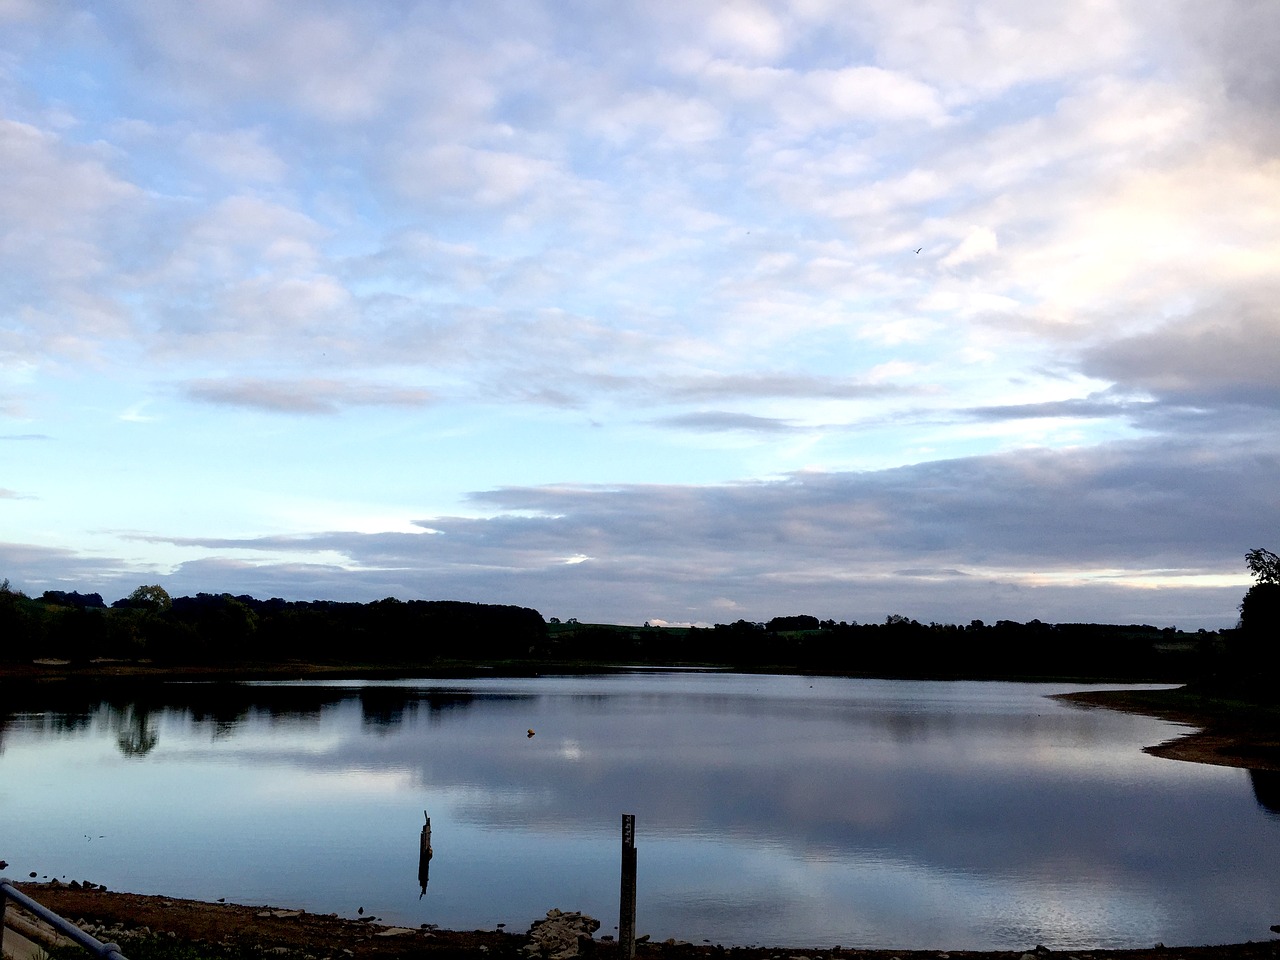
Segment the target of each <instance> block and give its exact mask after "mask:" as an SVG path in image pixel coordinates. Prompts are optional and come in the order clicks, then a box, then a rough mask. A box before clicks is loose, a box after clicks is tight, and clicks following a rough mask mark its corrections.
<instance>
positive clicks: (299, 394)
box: [182, 378, 432, 415]
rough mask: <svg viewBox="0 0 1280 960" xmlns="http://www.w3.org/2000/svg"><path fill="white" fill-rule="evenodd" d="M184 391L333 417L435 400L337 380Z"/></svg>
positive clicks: (202, 384)
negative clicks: (353, 410) (358, 409)
mask: <svg viewBox="0 0 1280 960" xmlns="http://www.w3.org/2000/svg"><path fill="white" fill-rule="evenodd" d="M182 389H183V392H184V393H185V394H186V396H188V397H189V398H191V399H193V400H196V401H199V402H201V403H209V404H214V405H218V406H230V407H244V408H246V409H251V410H261V411H264V412H266V413H289V414H307V415H317V414H321V415H333V414H337V413H339V412H341V411H342V410H343V409H344V408H346V407H368V406H374V407H421V406H425V405H426V404H428V403H430V402H431V399H432V398H431V394H430V393H428V392H427V391H425V390H417V389H409V388H402V387H388V386H383V385H379V384H371V383H353V382H344V381H337V380H295V381H284V380H261V379H243V378H237V379H222V380H212V379H209V380H195V381H191V382H189V383H186V384H184V385H183V387H182Z"/></svg>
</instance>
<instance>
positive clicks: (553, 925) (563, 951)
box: [524, 907, 600, 960]
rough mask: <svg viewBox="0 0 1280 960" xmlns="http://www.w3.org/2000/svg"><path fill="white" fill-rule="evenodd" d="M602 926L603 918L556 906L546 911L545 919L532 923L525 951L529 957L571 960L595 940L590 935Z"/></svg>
mask: <svg viewBox="0 0 1280 960" xmlns="http://www.w3.org/2000/svg"><path fill="white" fill-rule="evenodd" d="M599 929H600V921H599V920H596V919H595V918H593V917H588V916H587V915H586V914H583V913H579V912H577V911H576V910H575V911H569V912H566V911H564V910H557V909H555V908H554V907H553V908H552V909H550V910H548V911H547V916H546V919H545V920H535V921H534V922H533V925H532V926H530V927H529V942H528V943H527V944H526V945H525V948H524V952H525V955H526V956H528V957H530V958H532V957H546V958H548V960H569V958H571V957H576V956H578V955H579V953H581V951H582V948H583V947H584V946H586V945H587V944H589V943H591V942H592V941H591V935H592V934H593V933H595V932H596V931H597V930H599Z"/></svg>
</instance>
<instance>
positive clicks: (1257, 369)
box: [1083, 299, 1280, 410]
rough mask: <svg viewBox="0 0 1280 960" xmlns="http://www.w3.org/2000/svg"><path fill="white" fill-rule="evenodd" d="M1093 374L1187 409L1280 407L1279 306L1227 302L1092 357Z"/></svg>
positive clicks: (1109, 345) (1088, 362)
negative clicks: (1228, 405)
mask: <svg viewBox="0 0 1280 960" xmlns="http://www.w3.org/2000/svg"><path fill="white" fill-rule="evenodd" d="M1083 367H1084V369H1085V370H1086V371H1088V372H1090V373H1092V374H1094V375H1097V376H1104V377H1107V378H1110V379H1113V380H1115V381H1116V382H1118V383H1122V384H1124V385H1126V386H1127V387H1129V388H1130V389H1139V390H1145V391H1148V392H1149V393H1151V394H1153V395H1155V396H1157V397H1160V398H1162V399H1163V400H1165V401H1168V402H1174V403H1179V404H1184V405H1210V406H1212V405H1217V404H1224V403H1225V404H1245V405H1248V406H1254V407H1262V408H1267V409H1269V410H1275V409H1276V408H1280V379H1277V376H1276V371H1277V370H1280V307H1278V306H1277V302H1276V301H1275V300H1274V299H1266V300H1263V301H1261V302H1257V301H1243V302H1240V301H1237V302H1226V303H1223V304H1221V305H1218V306H1216V307H1212V308H1206V309H1204V310H1202V311H1199V312H1197V313H1196V314H1195V315H1193V316H1190V317H1186V318H1182V319H1179V320H1176V321H1174V322H1172V323H1167V324H1163V325H1161V326H1160V327H1158V328H1156V329H1155V330H1152V331H1150V332H1148V333H1141V334H1136V335H1133V336H1129V337H1121V338H1117V339H1115V340H1112V341H1109V342H1106V343H1102V344H1099V345H1097V346H1095V347H1093V348H1091V349H1090V350H1088V351H1086V353H1085V355H1084V358H1083Z"/></svg>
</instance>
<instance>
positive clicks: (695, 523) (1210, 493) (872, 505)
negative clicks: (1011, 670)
mask: <svg viewBox="0 0 1280 960" xmlns="http://www.w3.org/2000/svg"><path fill="white" fill-rule="evenodd" d="M1153 464H1159V465H1161V466H1160V467H1159V468H1158V469H1157V468H1153ZM1278 467H1280V454H1277V452H1276V451H1274V450H1271V451H1267V450H1259V449H1254V448H1251V447H1247V446H1241V447H1234V448H1233V447H1228V448H1224V449H1217V450H1214V449H1211V448H1207V447H1199V448H1193V447H1184V446H1176V445H1171V444H1161V443H1155V442H1147V443H1140V444H1128V445H1114V446H1110V447H1104V448H1096V449H1093V450H1088V451H1083V450H1081V451H1060V452H1054V451H1047V450H1042V451H1022V452H1019V453H1017V454H1008V455H1001V456H991V457H976V458H968V459H963V460H954V461H947V462H934V463H922V464H919V465H917V466H913V467H903V468H897V469H893V470H884V471H876V472H867V473H841V474H830V473H801V474H795V475H793V476H790V477H788V478H785V479H782V480H776V481H768V482H757V483H734V484H721V485H711V486H704V487H689V486H674V485H648V486H636V485H624V486H581V485H559V486H546V487H510V488H502V489H496V490H492V491H487V492H484V493H478V494H475V495H474V496H473V498H472V503H473V505H474V506H475V507H477V508H478V509H481V510H482V511H483V512H484V515H482V516H471V517H459V516H436V517H431V518H429V519H424V520H422V521H421V525H422V526H423V527H424V528H430V530H431V531H432V535H430V536H423V535H421V534H419V535H414V534H403V533H385V534H379V533H373V534H356V533H347V532H341V531H332V532H318V533H314V534H308V535H304V536H288V537H266V538H243V539H237V540H226V539H219V538H208V539H202V538H185V539H183V540H180V541H176V540H175V541H173V542H174V543H178V544H180V545H181V546H183V547H184V548H187V549H197V548H203V549H206V550H211V551H215V552H217V553H220V554H223V555H225V556H226V559H217V558H216V557H211V558H209V559H207V560H201V561H189V562H188V563H186V564H184V565H182V566H181V567H180V568H178V570H177V571H175V573H174V578H175V580H174V582H176V583H180V584H195V583H197V582H199V581H198V578H197V576H196V574H197V572H199V573H200V574H202V575H212V571H214V570H215V569H216V570H217V577H216V578H215V579H217V582H226V578H227V577H228V576H229V574H228V570H230V569H232V568H226V569H224V568H222V567H218V566H217V565H218V564H231V565H232V567H233V568H234V569H236V570H241V571H242V572H240V573H236V574H235V575H234V576H233V577H232V579H233V580H235V582H236V583H237V584H240V585H243V586H248V585H249V584H251V583H252V582H253V581H254V579H255V578H259V579H260V584H261V585H260V586H258V587H255V588H253V589H251V590H249V591H248V592H255V591H261V590H262V589H265V588H266V586H268V585H269V586H270V589H271V590H272V591H273V592H277V593H282V594H283V595H286V596H300V595H307V596H323V595H325V594H324V593H323V590H324V589H326V588H329V587H332V588H334V589H341V593H340V594H338V595H341V596H347V597H350V596H353V595H355V596H366V597H368V598H371V599H372V598H374V597H376V596H383V595H386V593H388V592H392V593H395V592H396V591H401V592H400V593H399V595H401V596H405V597H412V596H419V595H420V594H421V584H423V583H430V584H431V585H432V589H431V592H432V594H433V595H437V596H445V595H447V596H455V597H465V598H468V599H475V600H489V601H494V602H511V603H520V604H522V605H529V606H533V607H536V608H538V609H540V610H542V611H543V612H544V613H545V614H547V615H553V614H558V615H565V614H566V611H567V615H579V616H583V617H586V618H594V617H598V616H601V615H605V616H617V614H608V613H607V611H611V610H617V611H622V610H625V611H627V616H628V617H630V618H632V619H634V618H635V617H639V618H640V620H643V619H650V618H651V617H652V616H654V615H656V614H662V615H665V616H666V617H668V618H670V619H707V618H708V617H709V616H713V615H714V616H717V617H719V616H720V615H719V614H717V613H716V611H726V610H727V611H729V612H731V613H732V614H733V615H732V616H731V617H730V618H731V619H737V618H738V617H739V616H743V617H746V618H748V619H768V618H769V617H770V616H774V615H777V613H778V612H779V611H780V610H792V611H795V610H801V611H805V612H811V613H814V614H815V615H818V616H822V617H834V618H836V619H861V620H867V619H879V618H882V617H883V616H884V615H885V614H887V613H888V612H904V613H906V614H908V615H910V616H913V617H917V618H921V619H939V620H948V621H950V622H955V621H957V620H968V619H971V618H973V617H979V618H983V619H993V618H1002V617H1003V618H1010V619H1016V618H1018V617H1021V618H1022V619H1031V618H1033V617H1039V618H1040V619H1043V620H1053V619H1062V618H1064V617H1065V618H1067V619H1072V620H1079V619H1087V620H1093V621H1095V622H1096V621H1107V622H1115V621H1119V622H1131V621H1134V622H1153V621H1162V622H1164V623H1165V624H1167V623H1168V622H1171V621H1172V620H1175V619H1176V620H1177V621H1181V622H1185V623H1196V624H1201V625H1216V626H1225V625H1229V624H1230V623H1233V622H1234V616H1235V605H1236V604H1237V603H1238V602H1239V597H1240V595H1241V592H1242V590H1243V586H1244V583H1245V581H1246V578H1245V577H1244V575H1243V564H1242V561H1241V559H1240V558H1241V557H1242V556H1243V551H1244V550H1245V549H1247V548H1248V545H1249V544H1251V543H1252V542H1253V540H1254V539H1256V531H1257V530H1259V529H1270V528H1274V527H1275V526H1276V525H1277V523H1280V513H1278V512H1277V510H1278V508H1277V504H1276V502H1275V500H1274V498H1273V497H1271V496H1270V494H1269V492H1267V490H1266V489H1265V488H1264V487H1260V486H1259V481H1260V480H1261V479H1263V478H1264V477H1267V476H1273V475H1274V474H1275V471H1276V469H1277V468H1278ZM158 539H165V538H163V537H162V536H161V537H159V538H158ZM237 553H240V554H243V555H244V556H245V558H246V559H242V560H234V559H232V557H233V556H234V555H235V554H237ZM282 553H288V554H291V555H293V556H302V555H305V554H308V553H310V554H311V555H315V556H336V557H342V558H345V559H343V561H342V562H341V564H339V565H333V566H329V565H328V564H319V565H314V566H313V565H305V569H306V576H305V578H303V577H301V576H296V578H295V575H296V574H297V571H298V570H299V569H301V568H298V567H296V561H291V562H289V563H280V562H274V561H272V559H271V557H272V556H273V555H280V554H282ZM255 555H256V558H255ZM577 556H585V557H590V558H591V562H589V563H579V564H573V565H566V564H565V562H564V560H565V558H566V557H577ZM903 557H912V558H915V559H916V560H917V561H919V562H917V563H914V564H904V563H903V562H902V558H903ZM237 565H238V566H237ZM1223 569H1228V570H1236V571H1237V575H1236V580H1235V582H1234V583H1230V582H1228V583H1224V582H1223V580H1222V577H1221V575H1220V574H1219V571H1221V570H1223ZM1180 580H1181V581H1183V584H1182V585H1181V586H1178V587H1176V589H1175V588H1174V586H1173V584H1175V583H1177V582H1178V581H1180ZM236 590H237V592H241V591H240V590H239V587H237V588H236ZM317 591H319V592H317ZM1082 605H1083V606H1084V607H1087V608H1088V609H1089V610H1090V611H1092V612H1091V613H1089V614H1088V615H1085V616H1082V615H1081V612H1080V611H1081V609H1082ZM1073 610H1074V611H1075V612H1074V613H1072V612H1071V611H1073ZM947 611H950V613H948V612H947ZM1162 611H1163V612H1162ZM725 615H728V614H725ZM624 622H630V621H629V620H626V619H625V618H624ZM635 622H639V620H636V621H635Z"/></svg>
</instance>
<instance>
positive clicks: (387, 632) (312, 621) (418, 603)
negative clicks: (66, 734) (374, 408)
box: [0, 580, 546, 665]
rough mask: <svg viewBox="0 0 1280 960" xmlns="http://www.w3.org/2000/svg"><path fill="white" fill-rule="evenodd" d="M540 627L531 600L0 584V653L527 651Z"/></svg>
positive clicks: (330, 656)
mask: <svg viewBox="0 0 1280 960" xmlns="http://www.w3.org/2000/svg"><path fill="white" fill-rule="evenodd" d="M545 636H546V623H545V622H544V621H543V618H542V615H541V614H540V613H538V612H537V611H536V610H531V609H528V608H524V607H515V606H505V605H497V604H480V603H464V602H461V601H453V600H409V601H401V600H397V599H394V598H390V597H389V598H387V599H385V600H377V601H374V602H372V603H340V602H336V601H330V600H315V601H287V600H281V599H278V598H277V599H271V600H258V599H256V598H254V597H251V596H231V595H230V594H225V593H223V594H210V593H200V594H197V595H196V596H194V597H175V598H170V597H169V595H168V593H167V592H165V590H164V589H163V588H162V587H159V586H154V585H151V586H143V587H139V588H138V589H137V590H135V591H133V593H132V594H130V595H129V596H128V597H125V598H123V599H121V600H117V601H116V602H115V603H113V604H111V606H109V607H108V606H107V605H106V603H105V602H104V601H103V599H102V597H101V596H100V595H99V594H96V593H90V594H82V593H77V592H74V591H73V592H67V591H61V590H49V591H46V592H45V593H44V594H42V595H41V596H40V597H39V598H29V597H27V596H25V595H24V594H22V593H20V592H18V591H15V590H13V589H12V588H11V587H9V584H8V581H7V580H6V581H4V582H3V583H0V637H3V638H4V640H5V642H3V643H0V659H4V660H8V661H10V662H14V661H30V660H34V659H42V658H47V659H59V660H69V661H72V662H85V661H89V660H93V659H124V660H138V659H148V660H152V661H153V662H156V663H162V664H174V665H183V664H209V665H219V664H236V663H280V662H289V661H307V662H315V663H339V664H345V663H357V664H369V665H394V664H396V663H413V664H427V663H431V662H433V661H435V660H439V659H455V658H456V659H464V660H495V661H496V660H510V659H527V658H528V657H530V656H531V655H532V654H533V653H535V652H536V651H537V650H538V648H539V646H540V645H541V644H542V643H543V641H544V639H545Z"/></svg>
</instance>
